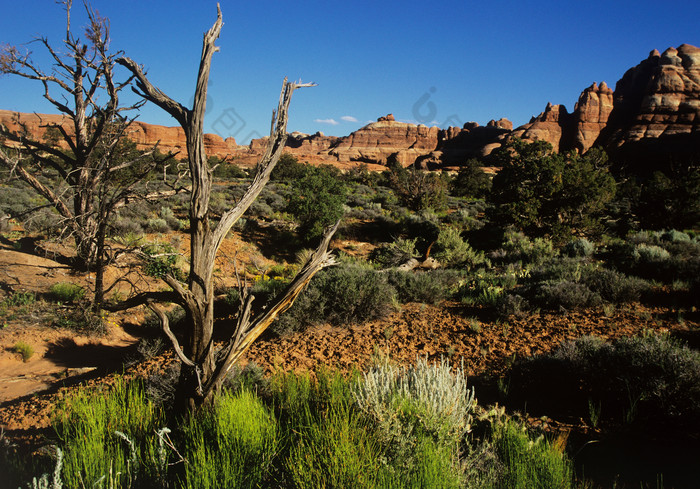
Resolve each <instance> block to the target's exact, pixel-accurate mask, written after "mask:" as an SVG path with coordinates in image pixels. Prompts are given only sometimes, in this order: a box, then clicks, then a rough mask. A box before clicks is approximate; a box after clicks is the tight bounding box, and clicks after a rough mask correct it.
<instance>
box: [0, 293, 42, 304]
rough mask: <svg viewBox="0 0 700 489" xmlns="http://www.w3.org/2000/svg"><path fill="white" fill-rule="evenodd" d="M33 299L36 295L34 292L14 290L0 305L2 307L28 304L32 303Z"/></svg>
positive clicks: (34, 299)
mask: <svg viewBox="0 0 700 489" xmlns="http://www.w3.org/2000/svg"><path fill="white" fill-rule="evenodd" d="M35 301H36V295H35V294H34V292H15V293H13V294H12V295H11V296H9V297H6V298H5V299H4V300H3V301H2V303H1V305H2V306H3V307H12V306H28V305H30V304H34V302H35Z"/></svg>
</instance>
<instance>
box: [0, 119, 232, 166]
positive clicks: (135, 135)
mask: <svg viewBox="0 0 700 489" xmlns="http://www.w3.org/2000/svg"><path fill="white" fill-rule="evenodd" d="M0 124H3V125H5V126H7V128H8V129H10V130H13V131H18V130H20V125H24V126H25V127H26V128H27V130H28V131H29V132H30V133H31V134H33V135H34V136H33V137H35V138H39V139H41V138H43V135H44V132H45V131H46V127H47V126H52V125H61V126H63V127H64V128H65V129H66V131H67V132H68V133H69V134H72V133H73V129H72V126H71V121H70V119H68V118H67V117H65V116H60V115H52V114H25V113H21V112H12V111H9V110H0ZM128 135H129V138H130V139H131V140H132V141H134V142H135V143H136V147H137V148H139V149H142V150H147V149H151V148H152V147H153V145H154V144H156V143H158V149H159V150H160V151H161V152H162V153H167V152H173V153H179V154H180V155H181V156H182V157H185V156H186V154H187V148H186V141H185V133H184V131H183V130H182V128H181V127H179V126H178V127H165V126H157V125H154V124H146V123H144V122H139V121H136V122H134V123H132V124H131V126H130V127H129V129H128ZM204 146H205V148H206V150H207V154H208V155H210V156H218V157H220V158H224V157H226V156H228V155H229V154H230V153H231V152H232V151H233V150H235V148H236V141H235V139H233V138H227V139H226V140H225V141H224V140H223V139H222V138H221V136H219V135H217V134H205V135H204Z"/></svg>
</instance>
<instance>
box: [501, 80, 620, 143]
mask: <svg viewBox="0 0 700 489" xmlns="http://www.w3.org/2000/svg"><path fill="white" fill-rule="evenodd" d="M612 109H613V91H612V90H611V89H610V88H609V87H608V86H607V84H606V83H605V82H602V83H601V84H600V86H598V84H596V83H594V84H593V85H591V86H590V87H588V88H586V89H585V90H584V91H583V92H581V95H580V96H579V99H578V102H577V103H576V106H575V107H574V111H573V112H572V113H570V114H569V112H568V111H567V110H566V107H564V106H563V105H552V104H551V103H550V104H547V107H546V108H545V110H544V112H542V113H541V114H540V115H538V116H537V117H533V118H532V120H530V122H529V123H528V124H525V125H523V126H520V127H518V128H517V129H515V131H513V133H512V134H511V135H512V136H513V137H519V138H522V139H527V140H530V141H535V140H541V141H547V142H548V143H550V144H551V145H552V146H553V147H554V149H555V150H556V151H569V150H577V151H579V152H582V153H583V152H586V151H588V150H589V149H590V148H591V147H592V146H593V145H594V144H595V143H596V140H597V139H598V137H599V136H600V133H601V131H602V130H603V129H604V128H605V126H606V125H607V122H608V118H609V117H610V113H611V111H612Z"/></svg>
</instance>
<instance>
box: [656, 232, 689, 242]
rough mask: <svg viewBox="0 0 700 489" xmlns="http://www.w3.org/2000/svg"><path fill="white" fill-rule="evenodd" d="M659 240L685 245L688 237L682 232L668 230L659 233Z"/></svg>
mask: <svg viewBox="0 0 700 489" xmlns="http://www.w3.org/2000/svg"><path fill="white" fill-rule="evenodd" d="M660 239H662V240H663V241H670V242H672V243H679V242H680V243H687V242H689V241H690V236H689V235H688V234H686V233H684V232H682V231H677V230H675V229H670V230H668V231H664V232H662V233H661V236H660Z"/></svg>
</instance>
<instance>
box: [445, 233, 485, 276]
mask: <svg viewBox="0 0 700 489" xmlns="http://www.w3.org/2000/svg"><path fill="white" fill-rule="evenodd" d="M432 256H433V257H434V258H435V259H436V260H437V261H438V262H440V264H441V265H444V266H445V267H458V266H465V267H466V269H467V270H473V269H475V268H477V267H479V266H484V267H489V266H490V262H489V260H488V259H487V258H485V257H484V253H483V252H482V251H479V252H477V251H475V250H474V249H473V248H472V247H471V246H470V245H469V243H467V242H466V241H464V240H463V239H462V236H461V234H460V232H459V230H458V229H456V228H453V227H443V228H442V229H440V234H439V235H438V238H437V241H436V242H435V245H434V246H433V253H432Z"/></svg>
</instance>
